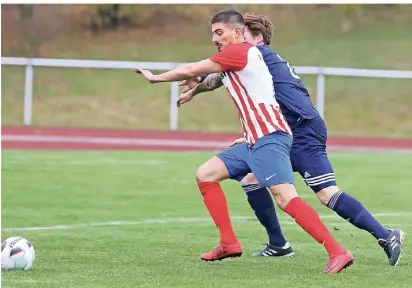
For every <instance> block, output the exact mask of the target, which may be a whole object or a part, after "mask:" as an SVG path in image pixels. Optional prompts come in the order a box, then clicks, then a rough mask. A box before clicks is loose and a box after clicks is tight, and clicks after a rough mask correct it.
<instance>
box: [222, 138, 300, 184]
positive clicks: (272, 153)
mask: <svg viewBox="0 0 412 288" xmlns="http://www.w3.org/2000/svg"><path fill="white" fill-rule="evenodd" d="M292 141H293V137H292V136H291V135H288V134H286V133H284V132H280V131H279V132H274V133H272V134H269V135H267V136H264V137H262V138H260V139H258V140H257V141H256V143H255V144H254V145H252V146H251V147H250V146H249V145H247V144H246V143H244V144H239V145H236V146H233V147H230V148H228V149H226V150H224V151H222V152H220V153H218V154H217V155H216V156H217V157H219V158H220V159H221V160H222V161H223V162H224V163H225V165H226V168H227V170H228V171H229V175H230V178H231V179H234V180H237V181H240V180H242V179H243V178H244V177H245V176H246V175H247V174H248V173H250V172H253V174H254V175H255V177H256V179H257V180H258V181H259V183H260V184H262V185H263V186H265V187H270V186H274V185H278V184H294V180H293V171H292V165H291V161H290V149H291V146H292Z"/></svg>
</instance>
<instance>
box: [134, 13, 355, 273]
mask: <svg viewBox="0 0 412 288" xmlns="http://www.w3.org/2000/svg"><path fill="white" fill-rule="evenodd" d="M244 29H245V22H244V19H243V17H242V15H241V14H240V13H239V12H237V11H234V10H228V11H222V12H219V13H217V14H216V15H215V16H214V17H213V19H212V33H213V39H212V41H213V43H214V44H215V45H216V47H217V48H218V51H219V52H218V53H216V54H215V55H213V56H212V57H210V58H209V59H205V60H202V61H199V62H196V63H188V64H185V65H182V66H180V67H178V68H176V69H173V70H171V71H168V72H165V73H162V74H159V75H153V74H152V73H151V72H150V71H148V70H145V69H141V68H137V69H135V71H136V72H137V73H139V74H142V75H143V76H144V77H145V78H146V80H148V81H149V82H150V83H158V82H171V81H177V80H187V79H192V78H194V77H196V76H199V75H202V74H208V73H222V74H221V75H222V77H221V78H220V80H221V82H222V83H223V85H224V86H225V87H226V89H227V90H228V92H229V94H230V96H231V98H232V100H233V103H234V105H235V106H236V108H237V110H238V114H239V118H240V121H241V125H242V128H243V132H244V139H245V141H246V143H244V144H241V145H236V146H235V147H234V149H236V150H237V152H238V153H239V154H241V155H243V159H242V161H236V162H231V163H225V162H224V160H222V159H221V158H220V157H216V156H214V157H212V158H210V159H209V160H208V161H206V162H205V163H204V164H203V165H201V166H200V167H199V168H198V170H197V172H196V181H197V183H198V187H199V190H200V192H201V194H202V196H203V201H204V203H205V205H206V208H207V209H208V211H209V213H210V215H211V217H212V219H213V221H214V222H215V224H216V226H217V227H218V229H219V232H220V241H219V244H218V245H217V246H216V247H215V249H213V250H212V251H210V252H207V253H203V254H202V255H201V256H200V257H201V259H202V260H205V261H215V260H221V259H224V258H228V257H237V256H240V255H242V252H243V248H242V245H241V243H240V241H239V240H238V239H237V236H236V234H235V232H234V229H233V226H232V224H231V220H230V216H229V211H228V207H227V203H226V198H225V195H224V193H223V190H222V188H221V187H220V184H219V183H220V182H221V181H223V180H225V179H228V178H230V177H232V176H233V175H234V174H233V173H236V174H238V175H243V176H245V175H247V174H248V173H250V172H253V174H254V176H255V177H256V179H257V180H258V181H259V183H261V184H262V185H264V186H265V187H268V188H269V190H270V191H271V192H272V194H273V196H274V198H275V199H276V202H277V203H278V205H279V207H281V209H283V210H284V211H285V212H286V213H287V214H289V215H290V216H291V217H292V218H294V219H295V221H296V223H297V224H298V225H299V226H301V227H302V228H303V229H304V230H305V231H306V232H307V233H308V234H309V235H311V236H312V237H313V238H314V239H315V240H316V241H317V242H318V243H321V244H322V245H323V246H324V248H325V250H326V252H327V253H328V255H329V262H328V264H327V265H326V267H325V269H324V271H323V273H324V274H335V273H338V272H340V271H341V270H342V269H344V268H346V267H348V266H350V265H351V264H352V263H353V256H352V255H351V253H349V252H348V251H346V250H345V249H344V248H343V247H342V246H341V245H340V244H339V243H338V242H337V241H336V240H335V239H334V238H333V236H332V235H331V234H330V232H329V231H328V229H327V228H326V226H325V225H324V224H323V222H322V220H321V219H320V218H319V215H318V214H317V213H316V211H315V210H314V209H313V208H312V207H311V206H310V205H308V204H307V203H306V202H305V201H304V200H302V199H301V198H300V197H299V196H298V194H297V192H296V189H295V186H294V185H293V184H294V179H293V171H292V165H291V162H290V148H291V145H292V140H293V137H292V135H291V130H290V128H289V125H288V124H287V122H286V119H285V117H284V116H283V115H282V112H281V110H280V109H279V105H278V103H277V102H276V99H275V98H274V94H275V91H274V88H273V83H272V76H271V74H270V72H269V69H268V67H267V66H266V64H265V62H264V60H263V56H262V53H261V52H260V51H259V49H258V48H256V47H255V46H254V45H252V44H250V43H247V42H246V41H245V39H244Z"/></svg>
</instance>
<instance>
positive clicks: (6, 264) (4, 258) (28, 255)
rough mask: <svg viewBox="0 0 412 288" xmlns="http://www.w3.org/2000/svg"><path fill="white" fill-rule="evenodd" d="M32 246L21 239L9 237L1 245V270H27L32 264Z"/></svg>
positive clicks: (33, 254)
mask: <svg viewBox="0 0 412 288" xmlns="http://www.w3.org/2000/svg"><path fill="white" fill-rule="evenodd" d="M34 258H35V253H34V247H33V245H32V244H31V243H30V242H29V241H28V240H27V239H25V238H23V237H10V238H7V239H6V240H4V241H3V242H2V243H1V269H2V270H23V271H27V270H29V269H30V268H31V267H32V266H33V263H34Z"/></svg>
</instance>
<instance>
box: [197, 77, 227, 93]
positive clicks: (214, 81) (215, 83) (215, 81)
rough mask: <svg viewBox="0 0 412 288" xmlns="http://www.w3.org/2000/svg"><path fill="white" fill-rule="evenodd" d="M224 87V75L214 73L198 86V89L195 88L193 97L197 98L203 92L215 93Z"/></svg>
mask: <svg viewBox="0 0 412 288" xmlns="http://www.w3.org/2000/svg"><path fill="white" fill-rule="evenodd" d="M222 85H223V82H222V73H213V74H210V75H208V76H207V77H206V79H205V80H203V82H202V83H199V84H197V85H196V87H195V88H193V91H192V95H193V96H195V95H196V94H199V93H202V92H207V91H213V90H215V89H217V88H219V87H221V86H222Z"/></svg>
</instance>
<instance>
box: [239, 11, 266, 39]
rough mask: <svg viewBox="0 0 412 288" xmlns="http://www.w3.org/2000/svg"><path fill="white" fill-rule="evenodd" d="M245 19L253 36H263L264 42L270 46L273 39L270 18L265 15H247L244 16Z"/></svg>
mask: <svg viewBox="0 0 412 288" xmlns="http://www.w3.org/2000/svg"><path fill="white" fill-rule="evenodd" d="M243 18H244V19H245V26H246V27H247V28H248V29H249V30H250V32H251V33H252V35H253V36H255V37H256V36H258V35H259V34H262V37H263V42H265V44H267V45H269V44H270V39H271V38H272V31H273V24H272V22H271V21H270V20H269V18H268V17H266V16H264V15H258V16H257V15H255V14H253V13H246V14H245V15H243Z"/></svg>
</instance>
